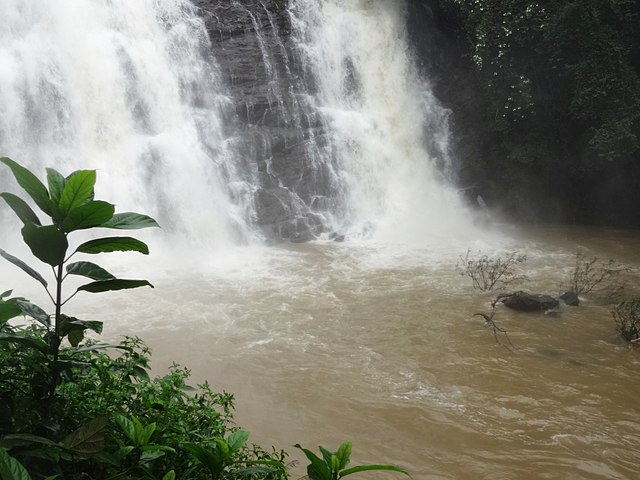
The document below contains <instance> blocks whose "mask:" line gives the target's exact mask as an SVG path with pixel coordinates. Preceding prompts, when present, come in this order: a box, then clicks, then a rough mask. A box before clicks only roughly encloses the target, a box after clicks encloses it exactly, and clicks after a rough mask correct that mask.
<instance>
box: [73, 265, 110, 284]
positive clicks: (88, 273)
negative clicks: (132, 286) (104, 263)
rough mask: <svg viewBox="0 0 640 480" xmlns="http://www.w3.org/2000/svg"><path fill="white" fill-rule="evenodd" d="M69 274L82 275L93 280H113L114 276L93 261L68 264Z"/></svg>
mask: <svg viewBox="0 0 640 480" xmlns="http://www.w3.org/2000/svg"><path fill="white" fill-rule="evenodd" d="M67 273H68V274H69V275H80V276H81V277H87V278H90V279H92V280H113V279H114V278H116V277H114V276H113V275H111V274H110V273H109V272H107V271H106V270H105V269H104V268H102V267H100V266H99V265H96V264H95V263H91V262H75V263H70V264H69V265H67Z"/></svg>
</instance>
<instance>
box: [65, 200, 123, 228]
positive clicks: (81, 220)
mask: <svg viewBox="0 0 640 480" xmlns="http://www.w3.org/2000/svg"><path fill="white" fill-rule="evenodd" d="M114 211H115V207H114V206H113V205H112V204H110V203H108V202H103V201H102V200H94V201H91V202H89V203H85V204H84V205H79V206H77V207H75V208H74V209H73V210H71V211H70V212H69V213H68V214H67V217H66V218H65V219H64V220H63V222H62V228H63V229H64V231H65V232H73V231H75V230H84V229H87V228H93V227H98V226H100V225H102V224H103V223H104V222H106V221H107V220H109V219H110V218H111V217H113V212H114Z"/></svg>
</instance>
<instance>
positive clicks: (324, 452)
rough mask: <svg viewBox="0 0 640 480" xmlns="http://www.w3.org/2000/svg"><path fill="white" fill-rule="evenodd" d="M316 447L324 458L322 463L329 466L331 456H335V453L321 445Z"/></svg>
mask: <svg viewBox="0 0 640 480" xmlns="http://www.w3.org/2000/svg"><path fill="white" fill-rule="evenodd" d="M318 449H319V450H320V453H322V458H323V460H324V463H326V464H327V465H329V466H331V458H332V457H335V454H334V453H333V452H330V451H329V450H327V449H326V448H324V447H323V446H319V447H318Z"/></svg>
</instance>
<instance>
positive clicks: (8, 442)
mask: <svg viewBox="0 0 640 480" xmlns="http://www.w3.org/2000/svg"><path fill="white" fill-rule="evenodd" d="M33 443H38V444H41V445H49V446H55V445H58V444H57V443H56V442H54V441H53V440H49V439H48V438H45V437H40V436H38V435H31V434H30V433H10V434H8V435H5V436H3V437H2V441H1V442H0V445H2V447H4V448H12V447H23V446H25V445H31V444H33Z"/></svg>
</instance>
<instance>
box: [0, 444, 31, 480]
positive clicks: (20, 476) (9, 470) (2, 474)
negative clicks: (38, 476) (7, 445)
mask: <svg viewBox="0 0 640 480" xmlns="http://www.w3.org/2000/svg"><path fill="white" fill-rule="evenodd" d="M0 478H2V480H31V477H30V476H29V472H27V469H26V468H24V467H23V466H22V464H21V463H20V462H19V461H18V460H16V459H15V458H13V457H12V456H11V455H9V454H8V453H7V452H6V451H5V450H4V449H3V448H0Z"/></svg>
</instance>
